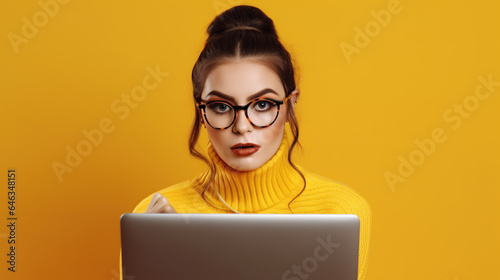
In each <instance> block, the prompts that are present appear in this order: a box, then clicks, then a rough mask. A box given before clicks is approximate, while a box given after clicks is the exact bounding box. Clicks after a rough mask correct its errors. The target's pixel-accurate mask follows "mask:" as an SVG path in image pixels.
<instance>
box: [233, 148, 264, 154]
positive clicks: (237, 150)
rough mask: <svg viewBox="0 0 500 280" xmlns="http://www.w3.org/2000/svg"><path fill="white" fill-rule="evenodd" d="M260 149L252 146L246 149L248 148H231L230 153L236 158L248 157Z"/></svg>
mask: <svg viewBox="0 0 500 280" xmlns="http://www.w3.org/2000/svg"><path fill="white" fill-rule="evenodd" d="M259 149H260V147H257V146H253V147H248V148H243V147H242V148H231V151H232V152H233V153H235V154H236V155H238V156H249V155H251V154H253V153H255V152H257V151H258V150H259Z"/></svg>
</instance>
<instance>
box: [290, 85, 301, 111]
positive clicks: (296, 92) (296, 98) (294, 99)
mask: <svg viewBox="0 0 500 280" xmlns="http://www.w3.org/2000/svg"><path fill="white" fill-rule="evenodd" d="M290 94H291V95H292V97H291V98H290V99H291V101H292V106H293V108H294V109H295V103H297V102H299V97H300V92H299V90H298V89H295V90H294V91H292V92H291V93H290Z"/></svg>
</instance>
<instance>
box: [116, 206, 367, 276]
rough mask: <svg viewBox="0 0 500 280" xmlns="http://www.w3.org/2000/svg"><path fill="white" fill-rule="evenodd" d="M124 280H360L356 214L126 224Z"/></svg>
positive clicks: (170, 218)
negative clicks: (358, 277)
mask: <svg viewBox="0 0 500 280" xmlns="http://www.w3.org/2000/svg"><path fill="white" fill-rule="evenodd" d="M120 219H121V221H120V224H121V246H122V247H121V249H122V273H123V279H124V280H128V279H134V280H146V279H147V280H149V279H168V280H187V279H189V280H200V279H217V280H235V279H238V280H250V279H251V280H267V279H276V280H303V279H314V280H332V279H342V280H356V279H357V272H358V250H359V218H358V216H356V215H351V214H209V213H204V214H139V213H127V214H123V215H122V216H121V218H120Z"/></svg>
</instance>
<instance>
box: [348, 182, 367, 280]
mask: <svg viewBox="0 0 500 280" xmlns="http://www.w3.org/2000/svg"><path fill="white" fill-rule="evenodd" d="M343 195H344V199H345V201H346V202H348V203H346V204H344V205H343V207H342V208H343V212H345V213H346V214H355V215H356V216H358V217H359V224H360V228H359V258H358V280H364V279H365V276H366V270H367V267H368V253H369V250H368V248H369V247H370V246H369V245H370V238H371V226H372V225H371V224H372V211H371V207H370V205H369V204H368V201H366V199H364V198H363V197H362V196H361V195H359V194H358V193H357V192H355V191H354V190H352V189H350V188H349V190H346V191H345V192H343Z"/></svg>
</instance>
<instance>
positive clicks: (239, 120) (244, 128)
mask: <svg viewBox="0 0 500 280" xmlns="http://www.w3.org/2000/svg"><path fill="white" fill-rule="evenodd" d="M251 131H253V125H252V124H251V123H250V121H249V120H248V119H247V116H246V114H245V112H244V111H243V110H238V111H236V118H235V119H234V124H233V132H234V133H239V134H245V133H246V132H251Z"/></svg>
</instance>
